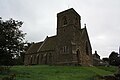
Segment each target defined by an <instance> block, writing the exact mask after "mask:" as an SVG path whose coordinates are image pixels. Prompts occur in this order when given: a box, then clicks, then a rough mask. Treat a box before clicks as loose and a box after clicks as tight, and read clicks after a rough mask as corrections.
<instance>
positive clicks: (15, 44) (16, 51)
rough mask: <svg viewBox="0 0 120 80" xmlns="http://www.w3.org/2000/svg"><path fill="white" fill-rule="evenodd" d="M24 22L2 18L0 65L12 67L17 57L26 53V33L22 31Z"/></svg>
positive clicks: (0, 27)
mask: <svg viewBox="0 0 120 80" xmlns="http://www.w3.org/2000/svg"><path fill="white" fill-rule="evenodd" d="M22 24H23V22H22V21H17V20H13V19H12V18H11V19H9V20H6V21H4V20H2V18H0V65H12V64H13V58H14V57H15V55H20V53H22V52H24V37H25V33H23V32H22V31H21V30H20V27H21V26H22Z"/></svg>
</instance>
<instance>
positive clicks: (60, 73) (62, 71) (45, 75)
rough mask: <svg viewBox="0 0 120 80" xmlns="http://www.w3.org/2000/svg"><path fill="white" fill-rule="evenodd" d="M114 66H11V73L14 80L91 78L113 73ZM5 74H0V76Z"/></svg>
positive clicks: (77, 79) (88, 79)
mask: <svg viewBox="0 0 120 80" xmlns="http://www.w3.org/2000/svg"><path fill="white" fill-rule="evenodd" d="M115 71H116V68H115V67H82V66H48V65H33V66H13V67H12V68H11V70H10V73H11V74H16V80H93V78H94V77H95V76H97V75H108V74H113V73H115ZM2 76H5V75H3V74H2V75H1V74H0V77H2Z"/></svg>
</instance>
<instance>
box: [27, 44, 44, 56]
mask: <svg viewBox="0 0 120 80" xmlns="http://www.w3.org/2000/svg"><path fill="white" fill-rule="evenodd" d="M42 43H43V42H38V43H33V44H32V45H31V46H30V47H29V49H28V50H27V52H26V54H29V53H36V52H37V50H38V49H39V47H40V46H41V44H42Z"/></svg>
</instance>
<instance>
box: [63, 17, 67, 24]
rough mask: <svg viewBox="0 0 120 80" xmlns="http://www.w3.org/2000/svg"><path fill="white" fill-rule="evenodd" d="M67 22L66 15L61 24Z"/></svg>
mask: <svg viewBox="0 0 120 80" xmlns="http://www.w3.org/2000/svg"><path fill="white" fill-rule="evenodd" d="M66 24H67V18H66V16H64V17H63V25H66Z"/></svg>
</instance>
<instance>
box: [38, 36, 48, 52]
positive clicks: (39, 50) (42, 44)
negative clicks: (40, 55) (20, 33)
mask: <svg viewBox="0 0 120 80" xmlns="http://www.w3.org/2000/svg"><path fill="white" fill-rule="evenodd" d="M47 39H48V36H47V37H46V38H45V40H44V41H43V43H42V44H41V45H40V47H39V49H38V50H37V52H39V51H40V49H41V47H42V46H43V45H44V44H45V42H46V40H47Z"/></svg>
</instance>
